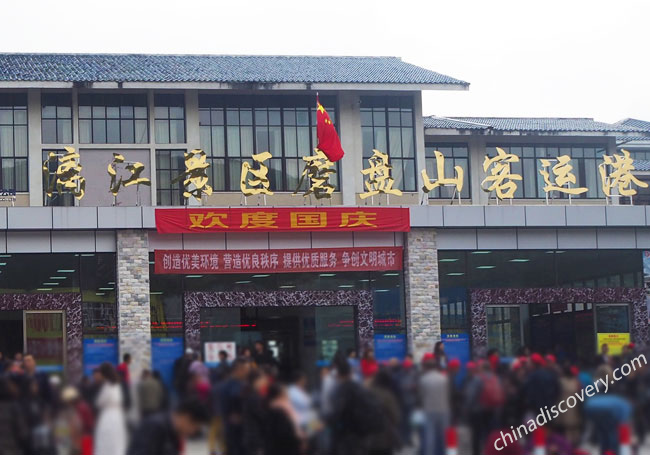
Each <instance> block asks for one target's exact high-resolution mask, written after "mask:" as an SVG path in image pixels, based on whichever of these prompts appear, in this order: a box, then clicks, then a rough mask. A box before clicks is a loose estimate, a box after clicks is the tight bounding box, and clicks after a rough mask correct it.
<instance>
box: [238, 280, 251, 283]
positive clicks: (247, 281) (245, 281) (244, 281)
mask: <svg viewBox="0 0 650 455" xmlns="http://www.w3.org/2000/svg"><path fill="white" fill-rule="evenodd" d="M249 283H252V281H251V280H241V281H235V284H249Z"/></svg>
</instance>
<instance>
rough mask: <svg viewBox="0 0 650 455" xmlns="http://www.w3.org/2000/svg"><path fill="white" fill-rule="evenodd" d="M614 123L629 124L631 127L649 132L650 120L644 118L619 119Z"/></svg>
mask: <svg viewBox="0 0 650 455" xmlns="http://www.w3.org/2000/svg"><path fill="white" fill-rule="evenodd" d="M614 125H619V126H626V127H627V126H631V127H632V128H636V129H639V130H643V131H646V132H648V133H650V122H648V121H646V120H639V119H635V118H626V119H623V120H619V121H618V122H616V123H615V124H614Z"/></svg>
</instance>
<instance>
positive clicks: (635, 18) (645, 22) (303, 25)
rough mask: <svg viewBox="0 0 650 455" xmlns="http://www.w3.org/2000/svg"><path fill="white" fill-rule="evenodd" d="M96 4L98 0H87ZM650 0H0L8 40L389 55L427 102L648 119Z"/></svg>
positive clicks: (443, 111)
mask: <svg viewBox="0 0 650 455" xmlns="http://www.w3.org/2000/svg"><path fill="white" fill-rule="evenodd" d="M92 5H97V6H96V7H94V6H92ZM649 17H650V1H648V0H608V1H604V0H591V1H583V0H560V1H558V0H545V1H543V2H542V1H532V0H513V1H510V0H507V1H506V0H504V1H500V0H478V1H477V0H463V1H461V0H421V1H412V0H399V1H394V0H393V1H384V0H376V1H366V0H344V1H340V0H329V1H328V0H303V1H294V0H291V1H287V0H272V1H261V0H239V1H219V0H213V1H196V0H181V1H167V0H156V1H152V0H111V1H102V2H92V1H90V0H58V1H55V2H52V1H33V0H31V1H30V0H22V1H18V0H5V1H4V2H3V5H2V12H1V13H0V43H1V44H0V49H1V50H2V51H7V52H147V53H148V52H152V53H201V54H204V53H213V54H314V55H394V56H399V57H402V58H403V59H404V60H405V61H407V62H410V63H414V64H417V65H420V66H423V67H425V68H428V69H432V70H435V71H438V72H441V73H444V74H448V75H450V76H454V77H456V78H459V79H463V80H465V81H468V82H470V83H471V86H470V89H469V91H467V92H457V91H450V92H444V91H430V92H426V93H425V95H424V112H425V114H437V115H467V116H469V115H476V116H490V115H491V116H562V117H569V116H579V117H594V118H596V119H598V120H603V121H609V122H613V121H616V120H619V119H621V118H624V117H636V118H642V119H646V120H650V89H649V85H650V74H649V71H648V70H649V69H650V64H649V63H648V62H649V61H650V58H649V56H648V49H649V47H648V43H649V42H650V38H649V36H650V22H649V19H648V18H649Z"/></svg>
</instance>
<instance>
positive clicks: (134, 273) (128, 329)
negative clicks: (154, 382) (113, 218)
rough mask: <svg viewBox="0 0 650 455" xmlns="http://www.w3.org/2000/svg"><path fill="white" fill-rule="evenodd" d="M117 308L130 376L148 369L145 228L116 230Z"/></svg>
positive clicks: (147, 262) (148, 326)
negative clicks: (128, 357) (130, 361)
mask: <svg viewBox="0 0 650 455" xmlns="http://www.w3.org/2000/svg"><path fill="white" fill-rule="evenodd" d="M117 308H118V328H119V338H120V360H121V359H122V356H123V355H124V354H126V353H129V354H131V358H132V359H133V361H132V363H131V377H132V380H133V381H136V380H137V379H139V378H140V373H141V372H142V370H143V369H150V368H151V315H150V308H149V239H148V235H147V231H144V230H134V229H126V230H119V231H117Z"/></svg>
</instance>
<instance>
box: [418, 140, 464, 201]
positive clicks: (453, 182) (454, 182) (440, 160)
mask: <svg viewBox="0 0 650 455" xmlns="http://www.w3.org/2000/svg"><path fill="white" fill-rule="evenodd" d="M433 154H434V156H435V158H436V171H437V178H436V179H435V180H431V179H430V178H429V175H428V174H427V170H426V169H422V172H421V174H422V181H423V182H424V186H423V187H422V191H424V192H425V193H429V192H431V190H433V189H435V188H438V187H439V186H453V187H455V189H456V191H457V192H458V194H460V192H461V191H462V190H463V184H464V180H465V172H464V171H463V168H462V167H460V166H454V171H455V173H456V177H445V157H444V155H443V154H442V153H441V152H439V151H438V150H435V151H434V152H433Z"/></svg>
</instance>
